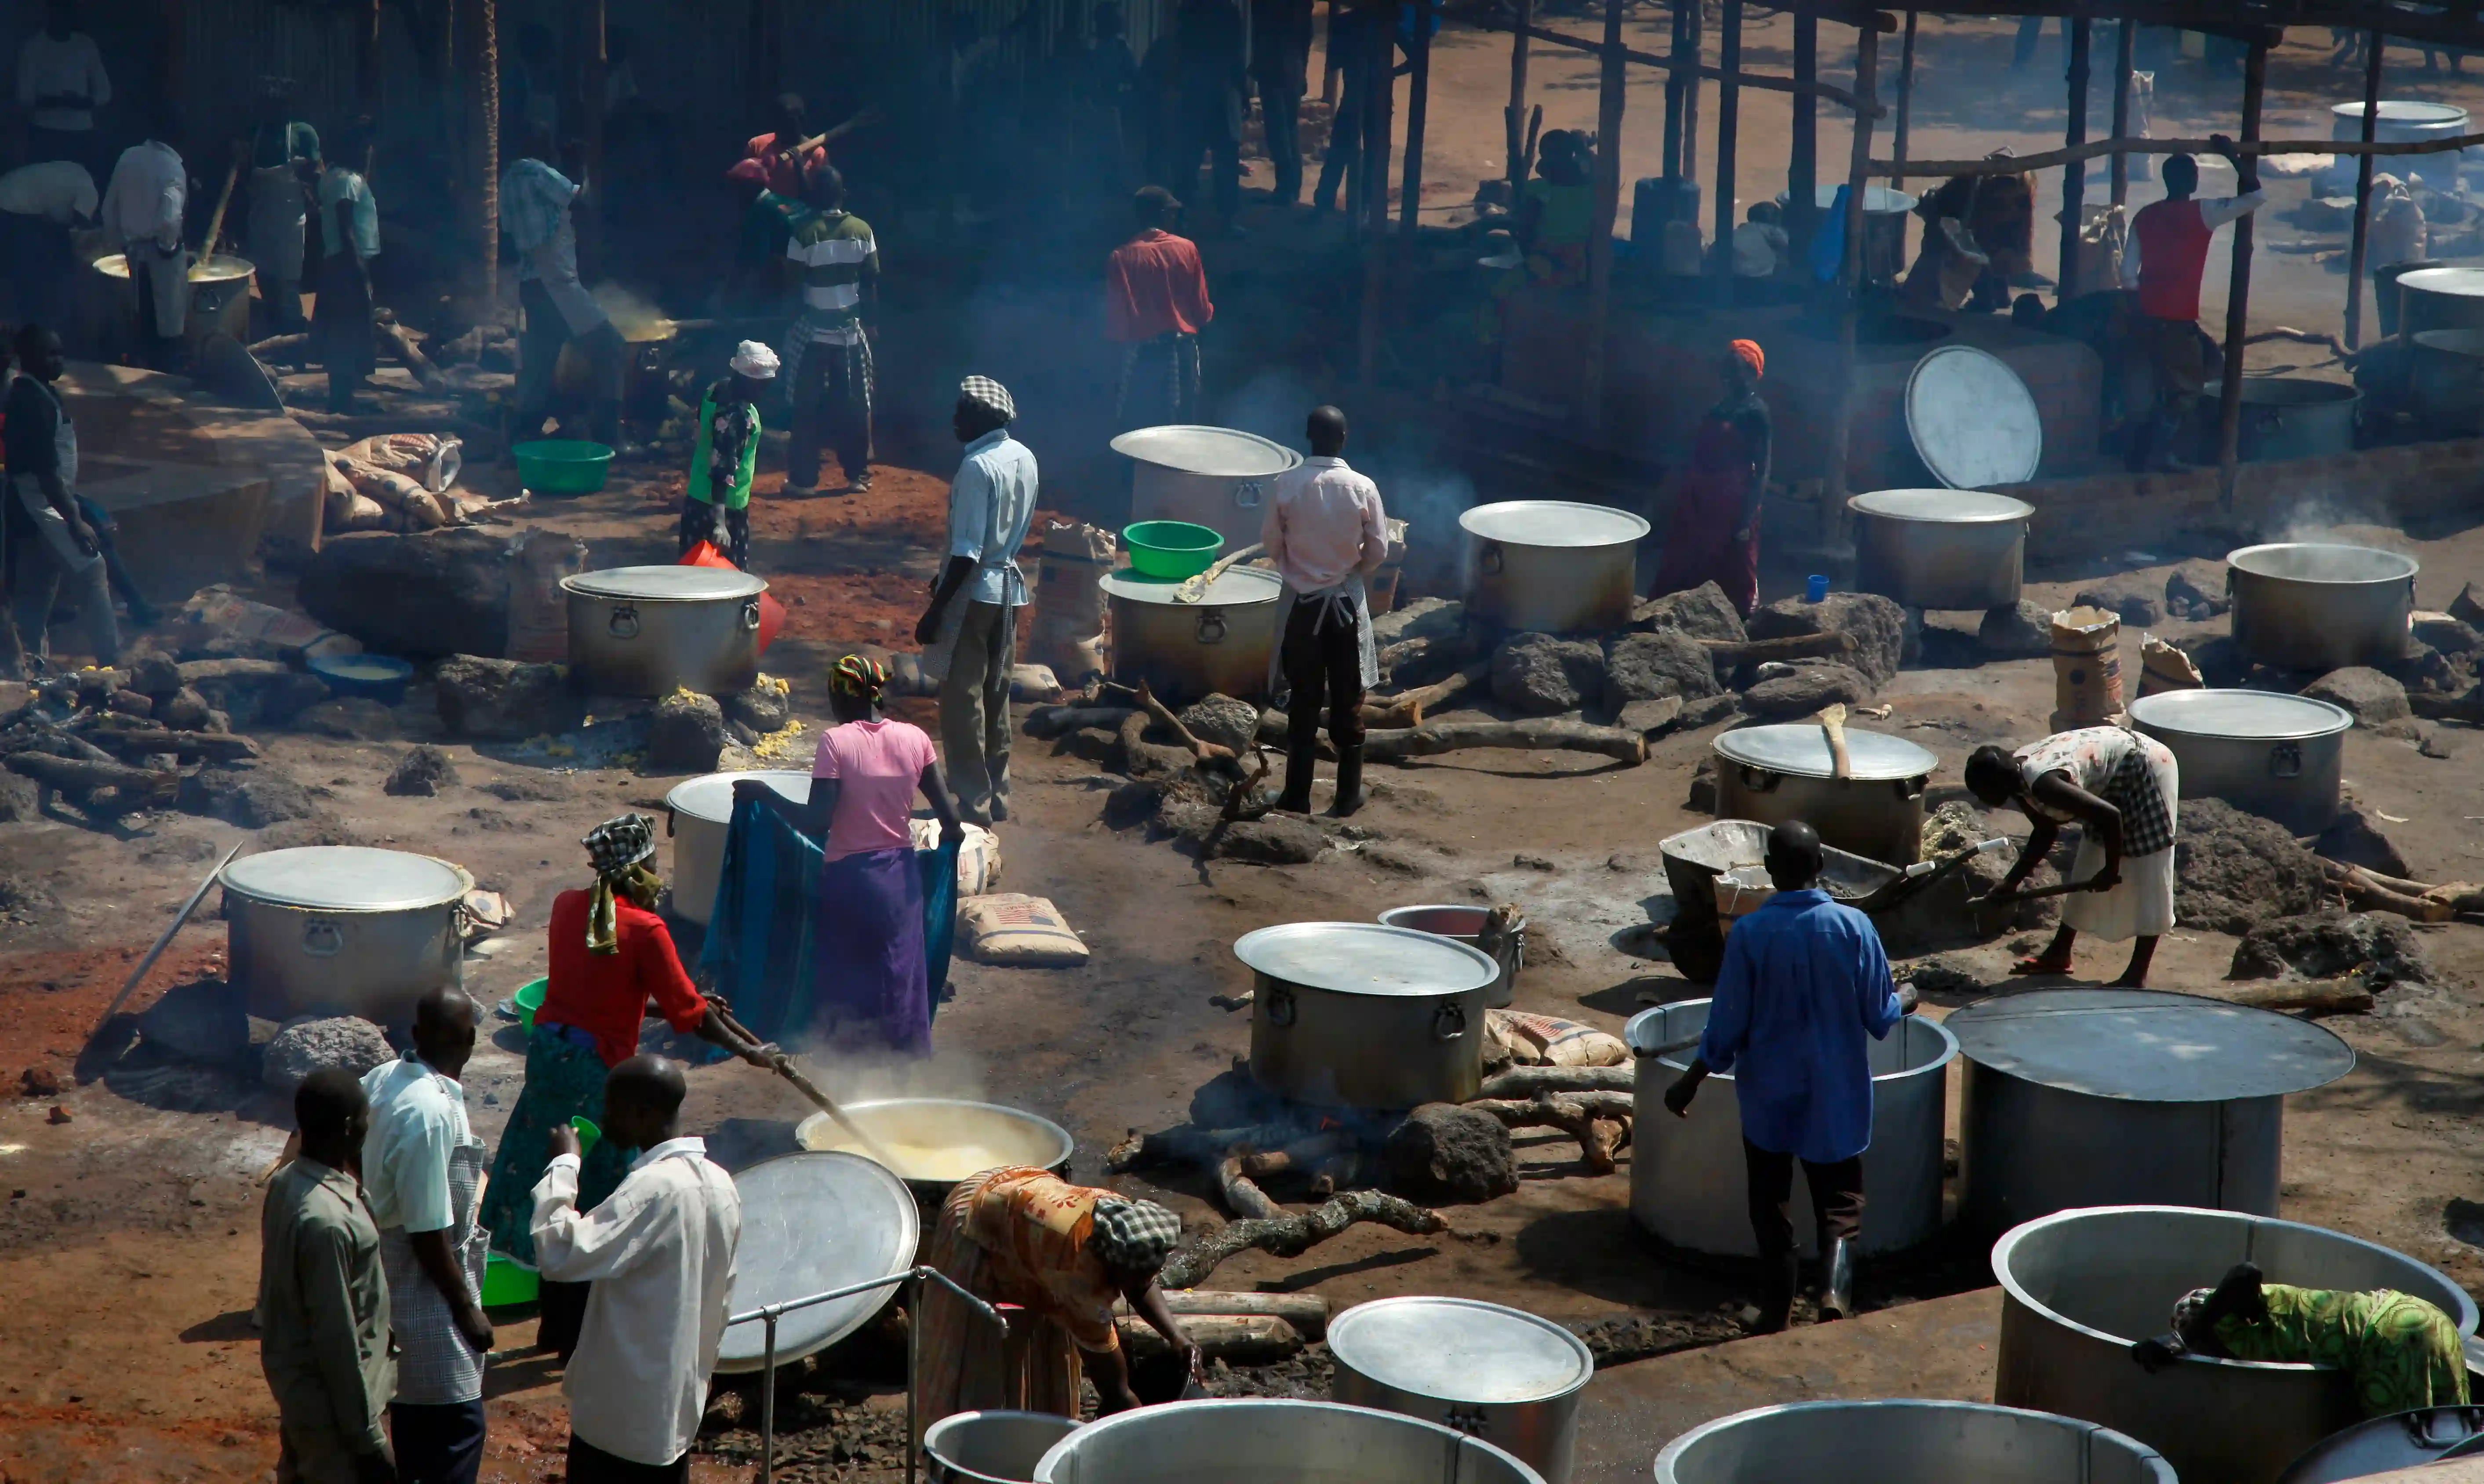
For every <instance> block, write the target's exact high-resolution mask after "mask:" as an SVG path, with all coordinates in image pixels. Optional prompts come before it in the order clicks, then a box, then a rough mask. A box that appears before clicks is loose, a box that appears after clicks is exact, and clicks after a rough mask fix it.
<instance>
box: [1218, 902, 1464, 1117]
mask: <svg viewBox="0 0 2484 1484" xmlns="http://www.w3.org/2000/svg"><path fill="white" fill-rule="evenodd" d="M1233 957H1234V958H1239V959H1241V960H1242V963H1243V965H1244V966H1245V967H1247V968H1249V969H1250V970H1251V973H1252V979H1253V985H1254V990H1255V992H1254V994H1253V996H1252V1003H1251V1076H1252V1078H1253V1080H1255V1081H1256V1082H1257V1083H1258V1084H1259V1085H1260V1086H1261V1087H1263V1088H1266V1089H1267V1090H1268V1091H1270V1092H1272V1093H1277V1094H1278V1095H1279V1096H1281V1097H1288V1098H1291V1099H1293V1100H1294V1101H1296V1102H1300V1103H1310V1104H1312V1105H1314V1106H1319V1107H1348V1108H1412V1107H1414V1106H1416V1105H1417V1104H1418V1103H1459V1102H1465V1101H1466V1100H1467V1099H1469V1098H1471V1097H1472V1096H1474V1095H1475V1093H1477V1092H1478V1091H1479V1090H1480V1089H1481V1088H1482V1086H1483V1040H1484V1001H1485V999H1486V997H1487V996H1488V995H1489V994H1490V993H1491V991H1492V987H1493V985H1494V984H1495V983H1496V982H1498V981H1499V978H1500V965H1499V964H1498V963H1496V962H1494V961H1493V960H1492V958H1490V957H1488V956H1487V955H1485V954H1483V953H1482V952H1480V951H1479V950H1476V949H1472V948H1470V947H1468V946H1467V945H1466V944H1464V943H1458V942H1453V941H1451V940H1450V939H1448V938H1445V937H1441V936H1439V935H1437V934H1435V933H1430V932H1418V931H1414V930H1413V929H1410V928H1384V927H1382V926H1381V925H1380V924H1378V923H1341V922H1312V923H1285V924H1283V925H1281V926H1279V927H1274V928H1262V929H1260V930H1259V931H1256V932H1251V933H1246V934H1244V935H1243V936H1242V938H1241V939H1240V940H1238V941H1237V942H1235V943H1234V945H1233Z"/></svg>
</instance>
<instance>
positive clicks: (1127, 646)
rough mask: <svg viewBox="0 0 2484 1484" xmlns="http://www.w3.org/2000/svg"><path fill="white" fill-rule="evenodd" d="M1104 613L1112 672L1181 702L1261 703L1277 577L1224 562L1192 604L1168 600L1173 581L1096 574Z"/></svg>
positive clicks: (1280, 585) (1273, 642)
mask: <svg viewBox="0 0 2484 1484" xmlns="http://www.w3.org/2000/svg"><path fill="white" fill-rule="evenodd" d="M1097 581H1098V583H1099V585H1101V586H1102V587H1103V589H1104V599H1105V607H1106V609H1107V610H1108V611H1109V612H1110V614H1111V616H1112V657H1111V663H1112V675H1113V678H1114V679H1115V680H1117V681H1119V682H1121V684H1122V685H1125V686H1135V685H1138V684H1139V683H1140V682H1142V681H1145V682H1146V683H1147V685H1148V688H1149V689H1151V690H1153V691H1154V692H1155V694H1156V697H1157V699H1159V700H1162V701H1167V702H1170V703H1172V704H1174V705H1176V706H1178V705H1181V704H1182V703H1184V702H1187V701H1196V700H1198V699H1199V698H1200V697H1202V696H1204V695H1210V694H1218V695H1229V696H1233V697H1235V698H1237V699H1239V700H1245V701H1256V700H1263V699H1265V698H1266V697H1267V694H1268V661H1269V659H1270V657H1271V656H1273V655H1274V654H1275V653H1276V651H1277V638H1278V635H1277V600H1278V599H1279V598H1280V597H1282V596H1283V593H1284V590H1285V583H1284V580H1283V579H1282V578H1280V577H1278V576H1277V575H1276V574H1275V573H1273V572H1270V571H1268V570H1267V569H1265V568H1262V567H1231V568H1228V569H1227V570H1226V571H1225V572H1223V573H1221V574H1219V575H1218V576H1217V578H1216V580H1214V581H1211V582H1209V583H1208V584H1207V590H1206V592H1205V593H1204V594H1202V596H1201V598H1200V601H1199V602H1197V603H1176V602H1175V601H1174V594H1175V592H1177V591H1179V590H1180V587H1181V583H1179V582H1167V581H1161V580H1155V579H1151V578H1144V577H1140V576H1139V575H1138V574H1136V573H1132V572H1108V573H1106V574H1105V575H1104V576H1103V577H1101V578H1099V579H1097Z"/></svg>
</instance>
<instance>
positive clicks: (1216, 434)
mask: <svg viewBox="0 0 2484 1484" xmlns="http://www.w3.org/2000/svg"><path fill="white" fill-rule="evenodd" d="M1113 451H1114V452H1115V453H1120V454H1125V455H1127V456H1128V457H1130V458H1134V459H1136V460H1138V461H1139V462H1140V463H1142V464H1155V465H1158V466H1161V467H1162V468H1165V469H1172V470H1178V471H1180V472H1182V473H1185V474H1205V475H1207V476H1208V477H1209V478H1211V479H1265V478H1267V477H1268V476H1269V475H1271V474H1282V473H1283V472H1285V471H1286V470H1289V469H1292V468H1293V467H1294V466H1296V465H1298V464H1300V463H1301V462H1302V461H1303V456H1302V455H1301V454H1299V453H1296V452H1295V451H1294V450H1293V449H1291V448H1288V447H1286V446H1285V445H1283V444H1281V443H1278V442H1277V441H1275V440H1274V439H1268V438H1261V437H1260V436H1259V435H1258V434H1256V433H1245V432H1243V431H1242V430H1241V429H1240V428H1211V427H1201V426H1197V425H1195V424H1190V423H1178V422H1170V423H1166V424H1165V425H1164V426H1162V427H1152V428H1133V429H1131V430H1130V431H1129V432H1127V433H1124V434H1122V435H1121V437H1119V438H1116V439H1114V440H1113Z"/></svg>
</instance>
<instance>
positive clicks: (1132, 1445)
mask: <svg viewBox="0 0 2484 1484" xmlns="http://www.w3.org/2000/svg"><path fill="white" fill-rule="evenodd" d="M1035 1477H1036V1481H1037V1484H1545V1479H1544V1476H1543V1475H1542V1474H1540V1473H1537V1472H1536V1471H1534V1470H1532V1469H1530V1468H1528V1467H1527V1466H1526V1464H1524V1463H1522V1462H1521V1461H1519V1459H1517V1458H1516V1457H1514V1456H1513V1455H1511V1454H1509V1453H1507V1452H1505V1451H1503V1450H1502V1449H1500V1448H1498V1447H1495V1446H1494V1445H1493V1444H1489V1443H1486V1442H1484V1441H1483V1440H1482V1439H1480V1438H1470V1437H1468V1436H1466V1435H1465V1434H1463V1433H1459V1432H1455V1431H1452V1430H1451V1429H1449V1428H1446V1427H1444V1426H1442V1425H1441V1424H1440V1423H1438V1422H1426V1421H1423V1420H1421V1419H1419V1418H1417V1417H1400V1416H1398V1415H1397V1414H1396V1413H1393V1412H1375V1411H1372V1410H1371V1409H1369V1408H1367V1407H1342V1406H1339V1405H1337V1403H1335V1402H1315V1401H1260V1400H1249V1401H1181V1402H1167V1403H1165V1404H1164V1405H1163V1406H1160V1407H1141V1408H1139V1409H1137V1410H1136V1411H1134V1412H1121V1413H1116V1414H1114V1415H1113V1416H1111V1417H1103V1418H1099V1419H1098V1420H1096V1421H1093V1422H1090V1423H1088V1424H1087V1425H1086V1426H1084V1427H1082V1428H1080V1429H1078V1430H1077V1431H1076V1432H1074V1433H1071V1434H1070V1435H1069V1436H1068V1437H1066V1438H1064V1439H1062V1440H1061V1442H1059V1443H1058V1444H1054V1445H1053V1449H1052V1451H1051V1452H1049V1453H1046V1454H1044V1455H1043V1461H1042V1462H1041V1463H1039V1464H1038V1465H1036V1468H1035Z"/></svg>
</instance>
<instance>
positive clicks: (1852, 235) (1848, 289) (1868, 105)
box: [1820, 27, 1880, 566]
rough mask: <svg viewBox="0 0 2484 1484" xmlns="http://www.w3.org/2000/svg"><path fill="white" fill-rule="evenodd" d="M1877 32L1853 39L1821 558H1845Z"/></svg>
mask: <svg viewBox="0 0 2484 1484" xmlns="http://www.w3.org/2000/svg"><path fill="white" fill-rule="evenodd" d="M1879 71H1880V34H1879V33H1878V32H1877V31H1874V30H1872V29H1870V28H1869V27H1866V28H1864V29H1863V30H1862V32H1861V33H1860V34H1859V35H1858V36H1856V38H1855V63H1854V95H1855V99H1856V101H1857V102H1858V103H1860V104H1861V105H1863V106H1861V107H1859V108H1857V109H1856V110H1855V113H1854V153H1853V157H1852V158H1851V159H1850V161H1849V162H1848V164H1847V167H1846V183H1847V185H1848V187H1849V189H1848V191H1847V193H1846V262H1845V265H1844V267H1843V268H1842V269H1841V270H1840V271H1839V274H1838V288H1839V292H1840V297H1841V298H1843V300H1844V301H1845V303H1844V305H1843V307H1842V308H1841V310H1840V311H1839V313H1838V316H1837V402H1836V405H1835V408H1834V410H1833V411H1832V413H1831V414H1830V418H1829V424H1828V468H1827V469H1826V470H1825V471H1824V472H1823V475H1822V477H1821V481H1820V546H1821V552H1822V555H1823V560H1824V561H1828V562H1831V563H1834V564H1837V565H1839V566H1842V565H1843V564H1844V562H1845V560H1846V552H1847V541H1846V455H1847V449H1848V446H1849V445H1850V439H1851V435H1852V432H1853V426H1854V337H1855V321H1856V319H1857V317H1858V315H1859V313H1860V311H1861V309H1862V303H1863V274H1864V264H1865V261H1866V258H1865V255H1864V251H1863V191H1864V188H1865V187H1866V186H1868V185H1869V184H1870V183H1871V179H1872V120H1873V116H1874V114H1875V112H1877V109H1876V107H1875V105H1876V103H1877V97H1876V94H1877V93H1878V91H1879Z"/></svg>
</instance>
